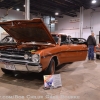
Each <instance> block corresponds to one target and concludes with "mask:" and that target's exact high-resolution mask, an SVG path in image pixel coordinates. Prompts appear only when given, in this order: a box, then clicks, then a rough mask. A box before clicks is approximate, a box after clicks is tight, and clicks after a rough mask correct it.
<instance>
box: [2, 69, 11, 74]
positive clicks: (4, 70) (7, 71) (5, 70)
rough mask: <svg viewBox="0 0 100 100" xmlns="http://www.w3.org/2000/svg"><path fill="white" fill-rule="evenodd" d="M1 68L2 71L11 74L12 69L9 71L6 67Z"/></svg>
mask: <svg viewBox="0 0 100 100" xmlns="http://www.w3.org/2000/svg"><path fill="white" fill-rule="evenodd" d="M1 70H2V71H3V73H5V74H12V71H11V70H7V69H4V68H1Z"/></svg>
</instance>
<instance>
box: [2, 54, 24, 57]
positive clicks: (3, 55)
mask: <svg viewBox="0 0 100 100" xmlns="http://www.w3.org/2000/svg"><path fill="white" fill-rule="evenodd" d="M0 56H7V57H21V58H24V56H20V55H10V54H9V55H8V54H2V53H1V55H0Z"/></svg>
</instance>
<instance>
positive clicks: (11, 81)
mask: <svg viewBox="0 0 100 100" xmlns="http://www.w3.org/2000/svg"><path fill="white" fill-rule="evenodd" d="M0 66H3V65H0ZM56 73H59V74H61V80H62V87H59V88H56V89H49V90H44V89H43V79H42V77H41V75H40V74H35V73H31V74H22V75H20V76H19V77H14V76H12V75H5V74H3V72H2V71H1V70H0V100H100V60H94V61H88V60H86V61H80V62H75V63H72V64H66V65H63V66H60V68H59V69H58V70H57V71H56Z"/></svg>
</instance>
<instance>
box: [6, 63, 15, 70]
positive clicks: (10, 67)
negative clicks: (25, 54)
mask: <svg viewBox="0 0 100 100" xmlns="http://www.w3.org/2000/svg"><path fill="white" fill-rule="evenodd" d="M5 68H6V69H9V70H15V66H14V64H5Z"/></svg>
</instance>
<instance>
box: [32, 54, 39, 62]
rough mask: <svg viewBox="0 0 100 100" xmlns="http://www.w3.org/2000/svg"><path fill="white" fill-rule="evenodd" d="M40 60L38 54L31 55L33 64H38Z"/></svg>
mask: <svg viewBox="0 0 100 100" xmlns="http://www.w3.org/2000/svg"><path fill="white" fill-rule="evenodd" d="M39 60H40V58H39V55H38V54H33V55H32V61H33V63H38V62H39Z"/></svg>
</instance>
